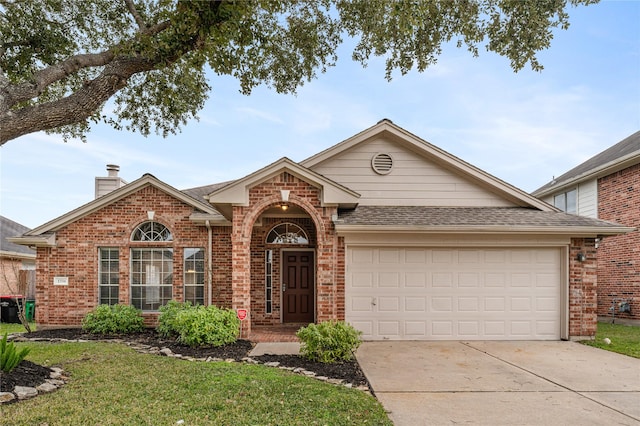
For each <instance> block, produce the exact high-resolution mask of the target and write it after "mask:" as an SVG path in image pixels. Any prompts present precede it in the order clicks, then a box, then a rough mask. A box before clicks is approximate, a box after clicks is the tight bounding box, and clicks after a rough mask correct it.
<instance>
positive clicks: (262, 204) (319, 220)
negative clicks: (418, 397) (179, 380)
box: [36, 172, 598, 338]
mask: <svg viewBox="0 0 640 426" xmlns="http://www.w3.org/2000/svg"><path fill="white" fill-rule="evenodd" d="M281 190H288V191H290V193H289V198H288V204H289V205H290V206H291V208H296V209H299V211H300V214H296V215H292V216H289V217H285V216H284V215H283V216H282V217H280V216H278V215H277V214H275V213H274V212H275V210H270V213H273V214H269V215H264V213H265V212H266V211H267V210H269V209H273V208H274V207H276V206H278V205H280V204H281V203H282V193H281ZM248 197H249V203H248V205H246V206H242V205H235V206H233V217H232V224H231V226H212V227H211V234H212V241H211V243H212V250H211V253H210V256H211V261H212V269H211V282H212V293H211V295H210V296H211V299H212V303H213V304H215V305H218V306H222V307H226V308H234V309H247V310H248V312H249V316H248V319H247V320H245V321H244V322H243V328H242V333H243V336H244V337H246V336H247V335H248V334H249V333H250V332H251V328H252V327H253V326H260V325H262V326H268V325H275V324H279V323H280V322H281V318H282V315H281V314H282V312H281V309H282V301H281V300H280V299H281V297H280V291H279V285H280V282H281V280H280V267H281V265H280V263H281V253H282V250H283V249H286V248H298V249H304V250H312V251H313V252H314V259H315V307H314V308H315V312H314V314H315V321H316V322H322V321H326V320H330V319H344V318H345V268H346V264H345V262H346V260H345V242H344V238H342V237H338V236H337V234H336V231H335V228H334V224H333V220H332V218H333V216H334V215H335V214H337V207H335V206H323V205H322V203H321V193H320V190H319V189H318V188H317V187H315V186H313V185H311V184H309V183H307V182H305V181H303V180H301V179H299V178H298V177H296V176H294V175H291V174H289V173H287V172H281V173H280V174H278V175H276V176H273V177H271V178H268V179H266V180H265V181H263V182H261V183H259V184H257V185H255V186H253V187H252V188H250V190H249V194H248ZM149 211H153V212H154V219H153V220H154V221H156V222H159V223H161V224H163V225H165V226H166V227H167V228H168V229H169V230H170V231H171V233H172V236H173V239H172V240H171V241H165V242H139V241H138V242H135V241H134V242H132V241H131V235H132V232H133V231H134V230H135V228H136V227H137V226H138V225H140V224H141V223H143V222H145V221H147V220H148V212H149ZM193 212H194V206H193V205H190V204H187V203H185V202H184V201H181V200H179V199H176V198H174V197H173V196H171V195H170V194H168V193H166V192H164V191H162V190H160V189H158V188H157V187H155V186H153V185H148V186H145V187H143V188H141V189H139V190H138V191H136V192H134V193H132V194H130V195H128V196H126V197H123V198H121V199H119V200H117V201H114V202H113V203H111V204H108V205H106V206H103V207H102V208H100V209H98V210H97V211H94V212H93V213H91V214H88V215H86V216H83V217H81V218H79V219H77V220H75V221H73V222H71V223H70V224H68V225H66V226H64V227H62V228H61V229H58V230H57V231H56V246H55V247H40V248H38V260H37V282H38V284H37V295H36V297H37V305H38V308H37V309H36V315H37V317H36V320H37V322H38V324H39V325H41V326H44V327H47V326H48V327H52V326H79V325H80V324H81V321H82V318H83V317H84V316H85V315H86V313H87V312H89V311H90V310H91V309H93V308H94V307H95V306H97V304H98V300H99V299H98V296H99V295H98V271H99V265H98V263H99V262H98V250H99V248H101V247H105V248H106V247H110V248H118V249H119V281H120V285H119V302H120V303H124V304H128V303H129V301H130V270H129V269H130V253H131V249H132V248H135V247H154V248H155V247H167V248H172V249H173V280H172V285H173V292H172V298H173V299H176V300H179V301H181V300H183V295H184V292H183V284H184V282H183V281H184V280H183V274H184V270H183V257H184V256H183V253H184V249H185V248H187V247H194V248H204V249H205V250H207V249H208V243H209V242H208V229H207V227H206V226H203V225H202V224H196V223H194V222H193V221H192V220H190V216H191V215H192V214H193ZM284 222H290V223H294V224H296V225H298V226H300V227H301V228H302V229H303V230H304V231H305V233H306V234H307V236H308V240H309V241H308V244H304V245H292V246H289V245H270V244H267V243H266V242H265V238H266V235H267V233H268V232H269V230H271V229H272V228H273V227H274V226H276V225H278V224H280V223H284ZM269 248H270V249H272V250H273V254H274V258H273V274H274V276H273V289H274V291H273V299H272V300H273V311H272V312H271V313H270V314H267V313H266V312H265V280H264V254H265V250H266V249H269ZM578 253H584V254H585V255H586V256H587V260H586V261H584V262H581V261H578V260H577V255H578ZM569 256H570V259H569V271H568V275H569V302H568V303H569V333H570V336H571V337H572V338H585V337H586V338H588V337H592V336H593V335H594V334H595V327H596V297H597V294H596V289H597V279H598V277H597V276H596V272H595V271H596V261H595V256H596V249H595V241H594V240H593V239H573V240H572V241H571V247H570V253H569ZM54 277H67V278H68V282H69V284H68V285H66V286H54V285H53V281H54ZM207 299H208V295H207V294H205V300H207ZM157 315H158V314H157V313H155V312H145V313H144V316H145V320H146V324H147V325H154V324H155V322H156V321H157Z"/></svg>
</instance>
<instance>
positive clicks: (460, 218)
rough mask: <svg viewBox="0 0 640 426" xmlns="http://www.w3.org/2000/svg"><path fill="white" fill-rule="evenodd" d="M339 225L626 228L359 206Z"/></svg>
mask: <svg viewBox="0 0 640 426" xmlns="http://www.w3.org/2000/svg"><path fill="white" fill-rule="evenodd" d="M338 219H339V222H338V223H339V224H341V225H362V226H398V227H402V226H416V227H455V226H460V227H478V228H480V227H485V228H488V229H490V228H491V227H513V228H518V227H521V228H530V227H534V228H580V227H598V228H602V229H603V230H606V229H610V230H611V231H614V230H615V229H620V228H624V227H623V226H622V225H618V224H615V223H611V222H606V221H603V220H598V219H593V218H589V217H583V216H576V215H572V214H567V213H561V212H545V211H540V210H537V209H529V208H521V207H422V206H358V207H357V208H356V209H354V210H346V211H341V212H340V213H339V217H338Z"/></svg>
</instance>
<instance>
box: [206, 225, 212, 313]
mask: <svg viewBox="0 0 640 426" xmlns="http://www.w3.org/2000/svg"><path fill="white" fill-rule="evenodd" d="M205 226H206V227H207V306H211V303H212V300H213V298H212V296H211V293H212V292H213V284H212V283H213V281H212V277H211V274H212V268H211V258H212V257H213V254H212V253H211V250H212V247H213V232H212V230H211V223H210V222H209V221H208V220H207V221H206V222H205Z"/></svg>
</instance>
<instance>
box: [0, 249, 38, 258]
mask: <svg viewBox="0 0 640 426" xmlns="http://www.w3.org/2000/svg"><path fill="white" fill-rule="evenodd" d="M0 257H1V258H5V259H16V260H35V258H36V255H35V253H33V254H32V253H19V252H17V251H7V250H0Z"/></svg>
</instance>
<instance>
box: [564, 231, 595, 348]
mask: <svg viewBox="0 0 640 426" xmlns="http://www.w3.org/2000/svg"><path fill="white" fill-rule="evenodd" d="M579 254H582V255H584V256H586V260H584V261H581V260H578V255H579ZM597 266H598V265H597V259H596V247H595V239H594V238H573V239H572V240H571V246H570V248H569V336H570V338H571V339H573V340H581V339H590V338H593V336H595V334H596V328H597V322H598V315H597V306H598V274H597Z"/></svg>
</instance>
